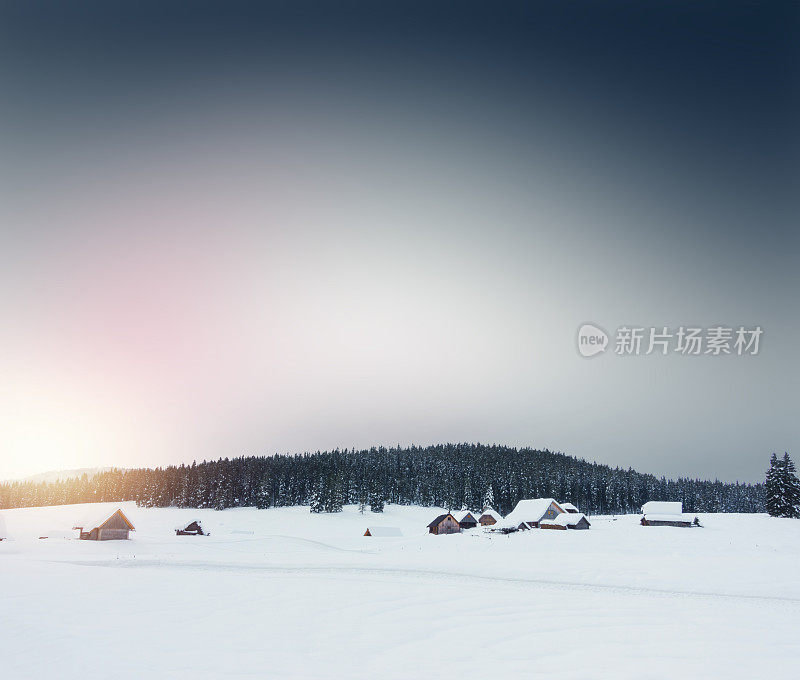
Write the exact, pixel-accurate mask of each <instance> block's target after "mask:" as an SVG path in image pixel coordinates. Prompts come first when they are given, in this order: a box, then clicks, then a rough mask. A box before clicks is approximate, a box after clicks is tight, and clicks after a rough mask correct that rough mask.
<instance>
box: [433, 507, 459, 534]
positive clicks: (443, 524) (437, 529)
mask: <svg viewBox="0 0 800 680" xmlns="http://www.w3.org/2000/svg"><path fill="white" fill-rule="evenodd" d="M459 531H461V525H460V524H459V523H458V520H457V519H456V518H455V517H453V516H452V515H451V514H450V513H449V512H447V513H445V514H444V515H439V516H438V517H437V518H436V519H435V520H433V522H431V523H430V524H429V525H428V533H431V534H436V535H440V534H457V533H458V532H459Z"/></svg>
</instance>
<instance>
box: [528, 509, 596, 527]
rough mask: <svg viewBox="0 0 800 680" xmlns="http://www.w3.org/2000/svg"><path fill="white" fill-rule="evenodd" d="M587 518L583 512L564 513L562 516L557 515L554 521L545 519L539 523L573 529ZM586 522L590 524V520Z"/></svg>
mask: <svg viewBox="0 0 800 680" xmlns="http://www.w3.org/2000/svg"><path fill="white" fill-rule="evenodd" d="M585 517H586V515H584V514H583V513H582V512H579V513H572V512H570V513H567V512H564V513H562V514H560V515H556V516H555V517H554V518H553V519H543V520H542V521H541V522H539V524H549V525H555V526H559V527H571V526H574V525H575V524H577V523H578V522H580V521H581V520H582V519H584V518H585ZM586 521H587V522H588V521H589V520H588V519H587V520H586Z"/></svg>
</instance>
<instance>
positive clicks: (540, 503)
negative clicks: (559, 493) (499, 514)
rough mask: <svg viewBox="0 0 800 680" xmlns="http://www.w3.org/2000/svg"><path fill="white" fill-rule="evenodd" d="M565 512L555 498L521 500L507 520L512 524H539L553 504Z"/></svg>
mask: <svg viewBox="0 0 800 680" xmlns="http://www.w3.org/2000/svg"><path fill="white" fill-rule="evenodd" d="M553 503H555V504H556V507H557V508H559V509H560V510H562V511H563V508H562V507H561V505H560V504H559V503H557V502H556V501H555V499H553V498H529V499H525V500H521V501H520V502H519V503H517V505H516V507H515V508H514V509H513V510H512V511H511V512H510V513H509V514H508V516H507V517H506V520H508V521H509V522H511V523H512V524H519V523H520V522H538V521H539V520H540V519H542V517H543V516H544V514H545V513H546V512H547V509H548V508H549V507H550V506H551V505H552V504H553Z"/></svg>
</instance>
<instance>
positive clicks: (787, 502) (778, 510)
mask: <svg viewBox="0 0 800 680" xmlns="http://www.w3.org/2000/svg"><path fill="white" fill-rule="evenodd" d="M765 487H766V506H767V512H768V513H769V514H770V515H771V516H772V517H794V518H797V517H800V480H798V478H797V474H796V473H795V467H794V462H792V459H791V458H789V454H788V453H784V455H783V458H778V456H776V455H775V454H774V453H773V454H772V458H770V460H769V470H767V478H766V482H765Z"/></svg>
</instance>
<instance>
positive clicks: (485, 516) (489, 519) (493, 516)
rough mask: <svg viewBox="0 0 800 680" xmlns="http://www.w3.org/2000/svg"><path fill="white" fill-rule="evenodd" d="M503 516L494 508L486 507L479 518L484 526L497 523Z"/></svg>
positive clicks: (479, 521)
mask: <svg viewBox="0 0 800 680" xmlns="http://www.w3.org/2000/svg"><path fill="white" fill-rule="evenodd" d="M502 519H503V518H502V517H501V515H500V513H499V512H497V511H496V510H494V509H492V508H484V509H483V512H482V513H481V516H480V517H479V518H478V523H479V524H480V525H481V526H482V527H490V526H494V525H495V524H497V523H498V522H499V521H500V520H502Z"/></svg>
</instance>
